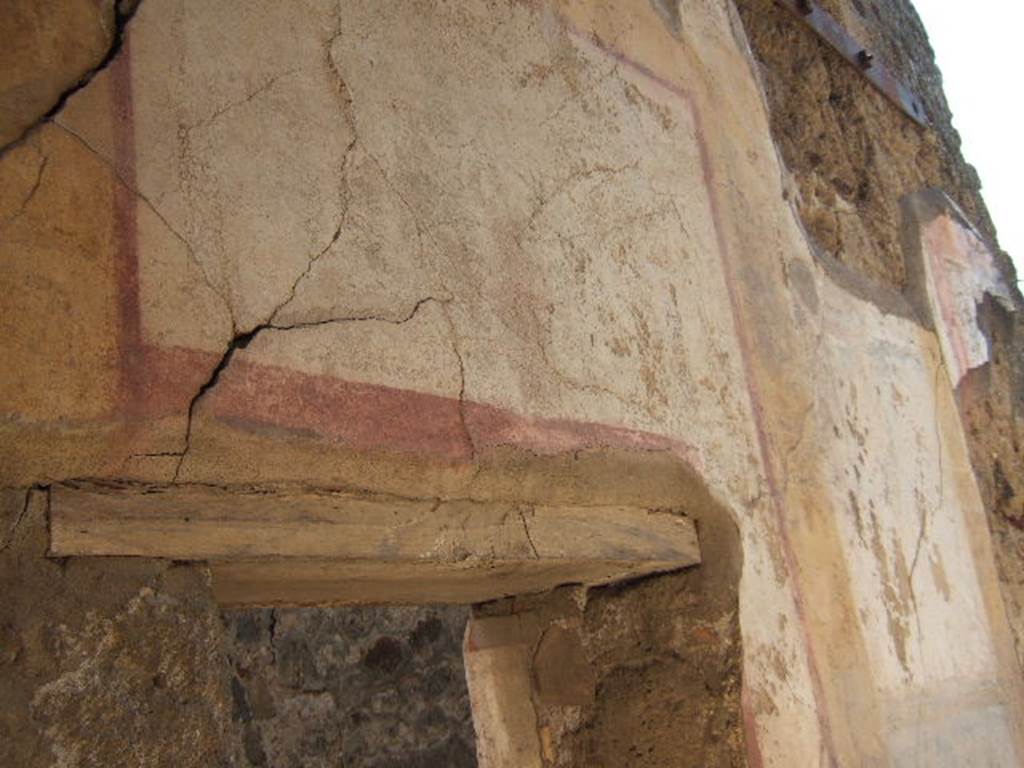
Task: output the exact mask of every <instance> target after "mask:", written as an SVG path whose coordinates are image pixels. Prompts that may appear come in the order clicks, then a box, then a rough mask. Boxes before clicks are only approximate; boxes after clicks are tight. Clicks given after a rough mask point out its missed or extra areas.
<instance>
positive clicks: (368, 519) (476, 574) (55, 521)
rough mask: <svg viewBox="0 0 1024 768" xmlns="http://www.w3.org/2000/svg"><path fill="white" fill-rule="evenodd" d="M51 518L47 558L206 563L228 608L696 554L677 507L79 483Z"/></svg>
mask: <svg viewBox="0 0 1024 768" xmlns="http://www.w3.org/2000/svg"><path fill="white" fill-rule="evenodd" d="M50 516H51V520H50V537H51V538H50V552H51V554H52V555H54V556H58V557H68V556H134V557H154V558H168V559H174V560H194V561H205V562H208V563H209V564H210V567H211V570H212V572H213V577H214V592H215V594H216V595H217V596H218V599H219V600H221V601H222V602H223V603H225V604H231V605H242V604H265V605H270V604H278V605H280V604H326V603H335V604H338V603H367V602H416V603H423V602H479V601H482V600H489V599H493V598H496V597H501V596H505V595H510V594H521V593H524V592H537V591H541V590H544V589H550V588H552V587H554V586H557V585H559V584H565V583H583V584H604V583H609V582H614V581H620V580H623V579H628V578H634V577H637V576H643V575H647V574H651V573H658V572H664V571H670V570H675V569H678V568H683V567H687V566H691V565H695V564H697V563H699V561H700V551H699V547H698V544H697V535H696V530H695V528H694V525H693V522H692V521H691V520H690V519H689V518H687V517H685V516H683V515H681V514H679V513H676V512H672V511H667V510H649V509H643V508H640V507H626V506H594V507H587V506H532V505H520V504H512V503H507V502H480V501H467V500H452V501H437V500H422V501H419V500H407V499H395V498H382V497H372V498H368V497H363V496H356V495H352V494H345V493H327V492H299V491H291V490H288V491H283V490H272V491H258V492H257V491H234V490H226V489H217V488H207V487H199V486H127V487H125V486H116V487H112V486H104V485H81V484H79V485H63V486H56V487H54V488H52V489H51V511H50Z"/></svg>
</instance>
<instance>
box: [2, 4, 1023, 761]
mask: <svg viewBox="0 0 1024 768" xmlns="http://www.w3.org/2000/svg"><path fill="white" fill-rule="evenodd" d="M244 7H245V9H246V10H245V13H242V12H241V10H240V9H241V8H242V4H235V3H219V4H215V5H210V6H202V7H194V6H190V5H189V6H186V5H185V4H183V3H179V2H175V0H146V2H144V4H143V5H142V7H141V9H140V10H139V12H138V14H137V15H136V17H135V19H134V20H133V21H132V22H131V24H130V27H129V30H130V31H129V38H128V44H127V45H126V47H125V49H124V51H123V52H122V54H121V56H120V57H119V58H118V60H117V61H115V63H114V65H112V66H111V67H110V68H108V69H106V70H104V71H103V72H102V73H101V74H99V75H98V76H97V77H96V78H95V79H94V81H93V82H92V83H91V84H90V85H89V86H88V87H87V88H85V89H84V90H82V91H81V92H79V93H78V94H77V95H76V96H75V97H73V98H72V99H71V101H70V102H69V104H68V106H67V108H66V109H65V110H64V111H63V112H62V113H61V114H60V115H59V116H58V118H57V125H53V126H48V127H46V128H45V129H43V130H41V131H39V132H38V133H37V134H35V135H34V137H33V139H32V141H31V142H29V143H26V145H25V146H23V147H19V148H18V149H17V151H12V152H8V153H6V154H5V155H4V156H3V157H2V158H0V174H2V175H3V178H4V179H7V178H10V179H11V180H12V183H11V185H10V187H9V188H12V189H13V188H16V189H19V190H22V193H21V194H20V195H16V196H12V195H7V194H6V193H5V196H4V198H3V208H2V209H0V221H7V222H8V223H7V224H5V225H3V228H2V229H0V256H2V260H3V270H4V272H3V274H4V281H5V284H9V285H17V286H19V287H21V286H24V287H23V288H20V290H19V292H17V293H16V292H13V291H5V292H4V293H5V294H6V295H5V301H17V302H19V304H18V306H16V307H12V312H10V313H8V312H6V311H5V312H4V316H5V318H10V320H8V322H11V323H12V326H13V327H12V329H11V333H9V334H8V335H7V336H6V337H5V338H6V339H8V340H11V341H5V344H10V345H11V347H10V349H11V350H12V351H11V352H10V353H7V354H10V355H12V359H17V360H24V361H25V362H24V363H22V364H20V365H19V366H17V369H18V372H17V374H16V376H13V377H11V381H12V382H13V383H12V384H11V386H12V387H13V389H12V391H13V395H12V396H11V397H10V398H8V399H5V409H6V412H5V414H4V416H5V418H4V422H3V425H2V429H3V440H4V441H5V442H6V443H7V445H8V446H9V447H8V448H7V450H6V451H5V454H4V456H3V463H2V467H3V473H4V481H5V482H6V483H8V484H12V485H13V484H18V483H21V484H25V483H30V482H43V481H50V480H61V479H68V478H73V477H106V478H134V479H137V480H145V481H150V482H159V483H168V482H192V483H204V484H211V485H215V486H219V487H226V488H229V487H232V486H235V487H241V486H251V485H264V484H281V485H298V486H304V487H314V488H315V487H324V488H333V489H345V490H356V491H359V492H389V493H399V494H402V495H405V496H409V497H424V498H431V499H452V498H455V499H459V498H473V499H488V500H500V501H509V502H521V501H531V500H533V501H537V500H539V501H544V502H547V503H563V502H564V501H565V500H566V499H568V500H569V502H570V503H584V504H608V503H633V501H636V500H639V502H640V503H642V504H645V505H647V504H649V505H652V506H653V505H656V504H664V505H665V506H673V507H679V508H682V509H683V510H684V511H690V508H691V507H692V508H693V509H694V511H698V510H699V509H701V508H704V507H706V506H707V505H708V503H709V502H708V499H712V500H713V501H714V503H715V504H717V505H720V506H721V507H724V508H725V509H727V510H728V511H729V513H730V514H731V515H732V516H733V517H734V519H735V521H736V523H737V524H738V525H739V527H740V531H741V536H742V542H743V555H744V562H743V575H742V581H741V589H740V623H741V627H742V632H743V641H744V686H745V690H744V702H745V709H746V727H747V744H748V752H749V762H750V763H751V764H753V765H759V764H760V765H776V766H792V765H818V764H824V765H828V764H840V765H863V764H885V763H886V762H893V763H896V764H899V761H901V760H904V759H905V755H906V754H907V749H908V748H907V746H906V745H907V744H919V743H922V742H923V743H926V744H927V745H928V746H927V749H928V750H930V752H928V753H929V754H934V755H936V756H937V757H936V760H938V761H939V762H936V763H933V764H935V765H943V764H948V765H953V764H956V760H958V759H959V758H958V757H957V756H956V753H953V752H948V751H946V750H943V749H941V748H940V746H938V745H941V743H943V742H942V739H943V738H946V736H945V734H948V732H949V731H950V730H953V731H956V729H960V730H965V732H966V730H970V731H971V732H972V733H984V734H988V735H990V736H991V738H983V737H978V738H974V737H972V739H973V741H972V743H975V744H976V745H977V746H976V747H971V749H973V750H974V751H973V752H970V753H969V754H970V755H971V756H972V759H978V760H980V761H984V760H987V761H989V762H990V763H991V764H996V765H1013V764H1016V763H1017V762H1019V759H1020V758H1019V756H1020V755H1021V754H1024V747H1022V744H1021V733H1020V723H1022V722H1024V714H1022V710H1021V690H1020V670H1019V668H1018V666H1017V663H1016V660H1015V658H1014V657H1013V654H1012V649H1010V648H1009V645H1008V643H1009V640H1008V635H1007V628H1006V621H1005V617H1004V615H1003V613H1002V610H1003V609H1002V604H1001V601H1000V599H999V594H998V584H997V582H996V580H995V576H994V573H993V568H992V564H991V552H990V547H989V545H988V543H987V535H988V534H987V530H986V529H985V524H984V517H983V515H982V510H981V507H980V501H979V499H978V495H977V489H976V487H975V485H974V480H973V477H972V475H971V471H970V466H969V464H968V461H967V458H966V454H965V449H964V444H963V435H962V428H961V426H960V422H959V419H958V417H957V413H956V409H955V406H954V404H953V400H952V396H951V391H950V385H949V380H948V378H947V377H945V376H943V375H941V359H942V358H941V351H940V347H939V345H938V344H937V342H936V339H935V336H934V335H933V334H932V333H931V332H929V331H926V330H924V329H923V328H922V327H921V326H920V325H918V324H917V323H916V322H914V321H913V320H911V319H907V318H905V317H900V316H895V315H889V314H885V313H884V312H883V311H881V310H880V309H879V307H878V306H876V304H874V303H872V302H870V301H868V300H865V299H863V298H859V297H857V296H855V295H853V294H852V293H849V292H847V291H846V290H845V289H843V288H842V287H840V286H839V285H837V284H836V283H834V282H833V280H832V278H831V277H830V276H829V273H828V272H827V271H826V270H825V269H824V268H823V267H822V266H821V265H820V264H819V263H818V262H816V261H815V259H814V257H813V255H812V252H811V249H810V248H809V246H808V243H807V240H806V237H805V236H804V233H803V232H802V231H801V229H800V227H799V224H798V220H797V218H796V216H795V215H794V213H793V211H792V210H791V208H790V206H789V203H788V202H787V201H786V199H785V195H784V185H783V181H782V169H781V168H780V165H779V161H778V158H777V156H776V153H775V148H774V146H773V145H772V142H771V137H770V133H769V129H768V121H767V116H766V114H765V107H764V104H763V100H762V98H761V94H760V92H759V90H758V85H757V82H756V80H755V78H754V75H753V73H752V69H751V61H750V58H749V55H748V52H747V50H746V48H745V43H744V41H743V39H742V34H741V33H740V32H739V31H738V29H739V28H738V25H737V23H736V22H735V20H734V18H733V17H732V15H731V10H730V6H729V5H728V4H727V3H724V2H717V1H716V0H699V1H698V2H687V3H683V4H680V5H679V6H678V8H679V15H680V18H679V23H678V25H672V24H671V23H668V24H667V23H666V21H665V18H664V17H663V16H662V15H660V14H659V13H658V12H657V11H656V10H655V8H653V7H652V6H651V5H649V4H646V3H641V2H625V0H623V1H622V2H601V1H600V0H580V1H579V2H568V3H550V4H549V3H536V4H531V3H504V2H496V1H495V2H484V1H483V0H477V1H475V2H465V3H459V4H451V5H443V6H442V5H433V4H430V5H429V6H428V5H424V4H416V3H402V2H394V3H380V2H372V3H371V2H356V1H355V0H353V1H352V2H344V3H342V4H341V6H339V7H334V6H332V5H330V4H327V3H324V4H322V5H318V4H314V5H310V6H309V8H308V9H306V11H305V12H303V13H291V12H289V13H285V11H283V10H282V6H281V5H280V4H276V3H270V2H267V3H256V4H252V3H246V4H244ZM670 16H671V14H670ZM158 43H159V44H158ZM42 154H45V155H46V156H47V157H48V161H47V164H46V166H45V174H43V175H42V182H41V183H40V184H39V185H38V188H37V189H36V190H35V192H34V193H33V194H31V195H30V194H29V191H31V189H32V186H33V184H34V181H33V178H34V177H35V176H36V175H38V173H39V167H40V164H41V160H40V155H42ZM86 179H89V180H90V181H88V182H87V181H86ZM4 186H5V187H6V186H7V185H4ZM80 186H87V188H86V189H80ZM41 196H42V197H41ZM47 196H49V197H47ZM45 199H52V201H53V202H52V203H51V204H50V205H48V206H47V207H45V208H38V207H37V204H38V203H39V202H41V201H42V200H45ZM90 206H95V208H96V210H95V211H93V210H92V209H91V208H90ZM22 209H23V212H22V213H19V211H20V210H22ZM26 217H34V218H26ZM69 232H70V233H71V234H68V233H69ZM62 238H64V239H62ZM62 243H66V244H65V245H62ZM48 249H49V250H48ZM36 251H41V252H44V253H46V252H49V253H54V254H58V255H59V256H60V258H59V259H57V260H56V262H55V263H56V265H57V266H55V267H54V268H53V269H52V272H54V274H53V275H51V274H50V272H48V271H47V270H48V269H50V267H48V265H47V262H46V261H45V260H41V261H40V262H39V263H40V264H41V266H40V267H34V268H31V269H30V268H29V266H28V264H29V262H27V261H26V260H25V254H28V253H35V252H36ZM65 254H71V255H70V256H68V255H65ZM76 254H78V255H79V258H80V263H81V265H82V266H81V268H80V269H79V271H77V272H75V273H74V274H73V275H72V272H71V271H69V270H68V269H67V268H66V265H67V263H68V261H67V259H69V258H71V257H72V256H75V255H76ZM75 263H76V264H77V263H78V262H75ZM44 278H45V279H44ZM65 283H71V284H73V286H74V288H75V290H73V291H72V290H70V288H69V287H66V286H65ZM89 313H91V314H89ZM86 318H88V322H86ZM93 318H95V319H93ZM100 329H104V330H103V332H100ZM50 337H54V338H56V340H57V341H58V342H59V344H62V345H64V346H65V347H66V349H65V350H64V352H63V353H62V354H55V353H54V354H49V353H48V354H46V355H41V354H39V353H38V352H37V351H36V350H38V349H40V348H41V346H42V344H41V342H42V341H43V340H45V339H49V338H50ZM13 339H17V341H13ZM232 339H234V340H235V341H234V343H233V344H232V343H231V340H232ZM29 340H34V341H29ZM229 345H230V346H229ZM5 349H6V348H5ZM19 355H20V357H18V356H19ZM33 366H34V367H33ZM85 382H88V383H89V385H90V387H92V388H91V389H89V390H87V391H84V392H83V391H82V387H83V386H84V383H85ZM7 403H9V404H7ZM13 446H17V448H14V447H13ZM623 497H631V498H632V501H625V500H624V499H623ZM1008 651H1009V652H1008ZM951 697H952V698H954V699H956V698H958V699H959V700H960V701H962V704H961V705H960V706H959V708H957V709H956V710H954V711H951V710H950V709H949V708H948V707H946V706H945V705H944V704H942V703H943V702H947V701H949V700H950V698H951ZM931 703H934V704H935V706H930V704H931ZM978 729H981V730H980V731H979V730H978ZM922 754H924V753H922ZM964 754H968V753H964ZM942 761H946V762H945V763H943V762H942Z"/></svg>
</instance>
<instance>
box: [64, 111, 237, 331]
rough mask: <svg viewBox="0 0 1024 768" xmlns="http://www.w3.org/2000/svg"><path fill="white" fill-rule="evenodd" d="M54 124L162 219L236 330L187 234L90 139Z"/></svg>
mask: <svg viewBox="0 0 1024 768" xmlns="http://www.w3.org/2000/svg"><path fill="white" fill-rule="evenodd" d="M53 125H54V126H56V127H57V128H59V129H60V130H62V131H64V133H66V134H67V135H68V136H70V137H71V138H73V139H75V140H76V141H77V142H78V143H79V144H81V145H82V147H84V148H85V149H86V150H87V151H88V152H90V153H91V154H92V155H93V156H94V157H96V158H97V159H98V160H99V161H100V162H102V163H103V164H104V165H105V166H106V167H107V168H108V169H109V170H110V172H111V173H112V174H113V175H114V178H115V179H117V181H118V183H119V184H120V185H121V186H122V187H123V188H124V189H126V190H128V191H129V192H131V193H132V194H133V195H134V196H135V197H136V198H137V199H139V200H141V201H142V202H143V203H144V204H145V206H146V208H148V209H149V211H150V212H151V213H152V214H153V215H154V216H156V217H157V219H159V220H160V222H161V223H162V224H163V225H164V227H166V228H167V231H168V232H170V233H171V235H173V236H174V238H175V239H176V240H177V241H178V242H180V243H181V244H182V246H183V247H184V248H185V252H186V254H188V258H189V261H191V262H192V263H193V264H194V265H195V267H196V269H198V270H199V274H200V276H201V277H202V280H203V283H205V284H206V287H207V288H209V289H210V290H211V291H212V292H213V294H214V295H215V296H216V297H217V298H218V299H220V300H221V302H222V303H223V304H224V309H225V311H226V312H227V314H228V318H229V320H230V322H231V328H232V331H233V332H236V331H237V326H236V323H235V314H234V310H233V308H232V306H231V302H230V301H229V300H228V297H227V296H226V295H225V294H224V292H223V291H222V290H221V289H220V288H218V287H217V286H216V284H215V283H214V281H213V279H212V278H211V277H210V274H209V272H207V271H206V265H205V264H203V262H202V260H201V259H200V258H199V256H198V255H197V254H196V252H195V249H194V248H193V247H192V244H191V243H190V242H189V241H188V240H187V239H186V238H185V236H184V235H182V234H181V233H180V232H179V231H178V230H177V229H176V228H175V227H174V226H173V225H172V224H171V222H170V221H168V219H167V217H166V216H164V214H163V213H162V212H161V211H160V209H159V208H157V207H156V205H155V204H154V203H153V201H152V200H150V199H149V197H148V196H147V195H146V194H145V193H143V192H142V191H141V190H140V189H138V188H137V187H135V186H134V185H132V184H129V183H128V181H127V180H126V179H125V178H124V176H122V175H121V172H120V171H119V170H118V168H117V166H116V165H115V164H114V163H113V162H111V161H110V159H108V158H107V157H105V156H104V155H103V154H102V153H101V152H100V151H99V150H97V149H96V148H95V147H93V146H92V145H91V144H90V143H89V142H88V141H86V139H85V138H84V137H83V136H82V135H81V134H79V133H77V132H76V131H74V130H72V129H71V128H70V127H68V126H67V125H65V124H64V123H62V122H60V121H59V120H54V121H53Z"/></svg>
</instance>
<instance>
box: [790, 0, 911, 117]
mask: <svg viewBox="0 0 1024 768" xmlns="http://www.w3.org/2000/svg"><path fill="white" fill-rule="evenodd" d="M775 2H776V3H777V4H778V5H781V6H782V7H784V8H786V9H788V10H790V11H792V12H793V13H794V14H796V15H797V16H799V17H800V18H801V19H803V20H804V23H805V24H807V26H809V27H810V28H811V29H813V30H814V31H815V32H817V33H818V35H819V36H820V37H821V38H822V39H823V40H824V41H825V42H826V43H828V44H829V45H831V46H832V47H833V48H835V49H836V50H837V51H838V52H839V54H840V55H841V56H842V57H843V58H844V59H846V60H847V61H848V62H850V64H852V65H853V66H855V67H856V68H857V69H859V70H860V71H861V73H862V74H863V75H864V77H866V78H867V79H868V82H870V83H871V84H872V85H873V86H874V87H875V88H876V89H878V91H879V92H880V93H882V94H883V95H884V96H885V97H886V98H888V99H889V100H890V101H891V102H892V103H893V104H895V105H896V106H897V107H899V108H900V109H901V110H903V111H904V112H905V113H906V114H907V116H908V117H909V118H910V119H911V120H913V121H914V122H916V123H917V124H918V125H922V126H927V125H928V115H927V114H926V113H925V110H924V104H923V103H922V102H921V99H919V98H918V97H917V95H916V94H914V93H913V92H912V91H911V90H910V89H909V88H907V87H906V86H905V85H903V83H901V82H900V81H899V80H897V79H896V77H895V76H894V75H893V74H892V73H891V72H890V71H889V70H888V69H886V68H885V66H884V65H883V64H882V63H881V62H879V61H878V60H876V59H875V56H874V54H872V53H871V51H869V50H868V49H867V48H865V47H864V46H863V45H861V44H860V43H859V42H857V41H856V40H854V39H853V37H851V36H850V34H849V33H848V32H847V31H846V30H845V29H843V28H842V26H840V24H839V22H838V21H836V20H835V19H834V18H833V17H832V16H831V15H830V14H829V13H828V12H827V11H825V10H824V9H823V8H821V6H819V5H818V4H817V3H815V2H813V1H812V0H775Z"/></svg>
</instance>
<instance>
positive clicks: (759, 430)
mask: <svg viewBox="0 0 1024 768" xmlns="http://www.w3.org/2000/svg"><path fill="white" fill-rule="evenodd" d="M563 23H564V24H565V26H566V29H567V30H568V31H569V33H570V34H572V35H574V36H575V37H577V38H578V39H580V40H582V41H583V42H584V43H588V42H589V43H591V44H592V45H594V46H595V47H596V48H597V49H598V50H600V51H603V52H604V53H605V54H607V55H609V56H611V57H612V58H614V59H615V60H616V61H618V62H619V63H621V64H623V65H624V66H627V67H629V68H630V69H633V70H634V71H636V72H638V73H639V74H641V75H643V76H644V77H646V78H648V79H650V80H651V81H653V82H655V83H657V84H658V85H660V86H662V87H663V88H665V89H666V90H668V91H669V92H670V93H673V94H674V95H676V96H677V97H678V98H679V99H680V100H681V101H682V102H683V103H684V104H686V106H687V108H688V109H689V111H690V115H691V117H692V119H693V123H694V128H695V133H696V140H697V145H698V148H699V152H700V161H701V170H702V173H703V176H704V183H705V186H706V187H707V190H708V198H709V205H710V209H711V210H710V213H711V220H712V225H713V229H714V232H715V239H716V242H717V245H718V255H719V259H720V260H721V264H722V271H723V276H724V282H725V289H726V293H727V295H728V297H729V305H730V310H731V314H732V320H733V328H734V331H735V333H736V338H737V342H738V346H739V351H740V357H741V361H742V365H743V373H744V378H745V380H746V381H745V383H746V389H747V395H748V398H749V400H750V407H751V412H752V414H753V417H754V428H755V432H756V435H757V441H758V449H759V452H760V454H761V465H762V466H763V467H764V472H765V480H766V481H767V483H768V487H769V490H770V497H771V500H772V509H773V512H774V513H775V518H776V522H777V525H778V528H779V534H780V537H781V539H782V550H783V552H782V554H783V558H784V560H785V562H786V567H787V569H788V571H789V573H790V577H791V579H792V595H793V602H794V608H795V610H796V614H797V617H798V618H799V621H800V628H801V635H802V637H803V642H804V652H805V658H806V663H807V670H808V675H809V676H810V681H811V689H812V694H813V696H814V703H815V714H816V715H817V719H818V725H819V727H820V729H821V736H822V739H823V740H824V746H825V750H826V752H827V754H828V757H829V764H830V765H836V764H837V761H836V747H835V738H834V736H833V733H832V723H831V715H830V713H829V708H828V699H827V697H826V695H825V687H824V684H823V682H822V677H821V670H820V667H819V664H818V659H817V653H816V651H815V647H814V642H813V637H812V634H811V630H810V626H809V624H808V620H807V608H806V604H807V600H806V596H805V594H804V588H803V585H802V584H801V581H800V571H799V563H798V559H797V556H796V551H795V549H794V547H793V542H792V539H791V538H790V534H789V526H788V523H787V521H786V519H785V514H784V506H785V505H784V501H783V498H782V493H781V489H780V486H779V482H778V479H777V472H776V467H775V464H774V461H773V459H772V448H771V444H770V440H769V437H768V427H767V419H766V416H765V406H764V397H763V395H762V393H761V387H760V383H759V381H758V375H757V371H756V367H755V361H754V357H755V353H754V352H753V349H752V347H753V345H752V342H751V340H750V336H749V328H748V327H747V323H746V322H745V319H746V318H745V316H744V313H743V310H742V301H741V299H740V297H739V296H738V293H737V285H738V282H739V279H740V278H739V274H738V267H737V265H736V263H735V259H734V257H733V254H732V252H731V250H730V248H729V245H728V242H727V240H726V238H725V235H724V233H723V229H722V216H721V212H720V210H719V202H718V197H717V190H716V180H715V169H714V165H713V163H712V162H711V156H710V151H709V149H708V146H707V139H706V128H705V125H704V118H703V115H702V113H701V111H700V107H699V105H698V104H697V102H696V100H695V99H694V98H693V96H692V95H691V94H690V93H689V92H688V91H686V90H684V89H683V88H680V87H679V86H677V85H676V84H675V83H672V82H670V81H669V80H668V79H666V78H664V77H662V76H661V75H659V74H658V73H656V72H654V71H653V70H651V69H650V68H649V67H647V66H645V65H643V64H641V63H640V62H637V61H634V60H633V59H631V58H629V57H628V56H627V55H626V54H625V53H624V52H623V51H620V50H618V49H617V48H615V47H614V46H612V45H611V44H609V43H607V42H605V41H604V40H601V39H599V38H598V37H597V36H596V35H586V34H584V33H583V32H581V31H580V30H578V29H575V28H574V27H572V25H571V24H570V23H569V22H568V21H567V20H564V19H563ZM751 704H752V703H751V702H750V699H749V695H748V694H747V691H746V686H744V690H743V692H741V708H742V710H743V719H744V731H745V732H746V735H747V741H748V744H747V748H748V759H749V760H750V762H751V763H753V764H754V765H763V764H764V758H763V755H762V753H761V748H760V744H759V742H758V741H757V729H756V725H755V717H754V715H753V711H752V709H751Z"/></svg>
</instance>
